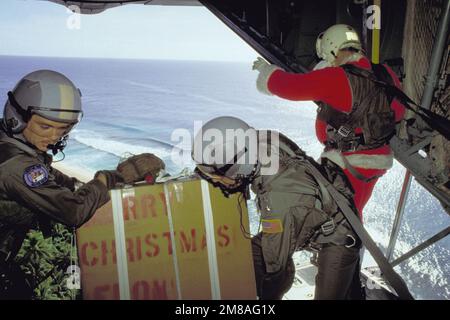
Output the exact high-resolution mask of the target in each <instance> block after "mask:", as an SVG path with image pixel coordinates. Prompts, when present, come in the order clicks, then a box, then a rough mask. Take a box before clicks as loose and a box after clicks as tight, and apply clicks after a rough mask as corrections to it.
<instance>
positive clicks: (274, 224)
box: [261, 219, 283, 233]
mask: <svg viewBox="0 0 450 320" xmlns="http://www.w3.org/2000/svg"><path fill="white" fill-rule="evenodd" d="M261 226H262V231H263V232H265V233H281V232H283V224H282V223H281V220H280V219H271V220H267V219H262V220H261Z"/></svg>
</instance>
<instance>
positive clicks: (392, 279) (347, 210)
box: [305, 161, 414, 300]
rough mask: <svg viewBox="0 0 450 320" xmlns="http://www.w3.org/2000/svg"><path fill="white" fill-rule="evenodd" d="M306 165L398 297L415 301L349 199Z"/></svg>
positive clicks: (310, 166) (313, 168)
mask: <svg viewBox="0 0 450 320" xmlns="http://www.w3.org/2000/svg"><path fill="white" fill-rule="evenodd" d="M305 164H306V166H307V167H308V169H310V171H311V173H312V175H313V176H314V177H315V178H316V179H317V181H318V182H319V183H321V184H323V185H324V186H325V188H326V189H327V190H328V192H329V193H330V195H331V197H332V198H333V199H334V200H335V201H336V204H337V205H338V207H339V208H340V209H341V210H342V213H343V214H344V216H345V218H346V219H347V221H348V222H349V223H350V225H351V226H352V228H353V230H354V231H355V233H356V234H357V235H358V237H359V238H360V239H361V241H362V243H363V244H364V246H365V247H366V248H367V250H369V252H370V254H371V255H372V257H373V258H374V259H375V261H376V263H377V264H378V266H379V267H380V270H381V272H382V273H383V275H384V276H385V278H386V280H387V281H388V282H389V284H390V285H391V286H392V288H394V290H395V292H396V293H397V295H398V297H399V298H400V299H402V300H414V298H413V297H412V295H411V293H410V292H409V289H408V287H407V286H406V284H405V282H404V281H403V279H402V278H401V277H400V276H399V275H398V274H397V273H396V272H395V270H394V269H393V267H392V265H391V264H390V263H389V261H388V260H387V259H386V257H385V256H384V255H383V253H382V252H381V250H380V249H379V248H378V246H377V245H376V244H375V242H374V241H373V240H372V238H371V237H370V235H369V233H368V232H367V231H366V229H365V228H364V226H363V225H362V223H361V221H360V220H359V219H358V217H357V216H356V215H355V212H354V211H353V210H352V209H351V207H350V205H349V202H348V199H347V198H345V197H344V195H342V194H341V193H340V192H339V191H338V190H337V189H336V188H335V187H334V186H333V185H332V184H331V183H330V182H329V181H328V179H326V178H325V177H324V176H323V175H322V173H321V172H320V171H319V170H318V169H317V168H316V167H315V166H314V165H313V164H311V163H310V162H309V161H305Z"/></svg>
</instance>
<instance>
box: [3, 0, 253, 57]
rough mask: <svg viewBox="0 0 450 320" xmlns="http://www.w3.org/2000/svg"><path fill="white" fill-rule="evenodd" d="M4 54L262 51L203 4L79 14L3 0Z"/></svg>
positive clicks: (145, 54)
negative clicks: (252, 45) (242, 38)
mask: <svg viewBox="0 0 450 320" xmlns="http://www.w3.org/2000/svg"><path fill="white" fill-rule="evenodd" d="M0 55H21V56H22V55H25V56H54V57H95V58H121V59H168V60H206V61H253V60H254V59H255V58H256V57H257V55H258V54H257V53H256V52H255V51H254V50H253V49H252V48H251V47H250V46H249V45H247V44H246V43H245V42H244V41H242V40H241V39H240V38H239V37H238V36H237V35H236V34H235V33H233V32H232V31H231V30H230V29H229V28H228V27H227V26H225V25H224V24H223V23H222V22H221V21H220V20H219V19H217V18H216V17H215V16H214V15H213V14H212V13H210V12H209V11H208V10H207V9H206V8H204V7H201V6H199V7H172V6H154V5H152V6H145V5H136V4H130V5H125V6H121V7H117V8H112V9H109V10H106V11H104V12H103V13H100V14H96V15H75V14H73V13H72V12H71V11H69V10H68V9H67V8H65V7H64V6H62V5H58V4H55V3H51V2H47V1H37V0H1V1H0Z"/></svg>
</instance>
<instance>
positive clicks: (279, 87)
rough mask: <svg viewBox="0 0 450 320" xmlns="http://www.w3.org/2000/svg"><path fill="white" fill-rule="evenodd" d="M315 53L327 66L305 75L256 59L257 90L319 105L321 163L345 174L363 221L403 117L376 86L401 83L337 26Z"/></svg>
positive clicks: (402, 109) (392, 99)
mask: <svg viewBox="0 0 450 320" xmlns="http://www.w3.org/2000/svg"><path fill="white" fill-rule="evenodd" d="M316 50H317V55H318V56H319V57H320V58H321V59H323V61H322V62H321V63H319V67H316V68H315V70H314V71H312V72H309V73H305V74H297V73H289V72H285V71H283V70H282V69H281V68H279V67H278V66H275V65H271V64H268V63H267V62H265V61H264V60H263V59H262V58H258V59H257V60H256V61H255V62H254V65H253V69H254V70H257V71H258V72H259V76H258V79H257V88H258V90H259V91H261V92H263V93H265V94H268V95H276V96H279V97H281V98H284V99H289V100H295V101H307V100H313V101H315V102H316V103H317V104H318V105H319V109H318V116H317V119H316V135H317V138H318V139H319V141H320V142H321V143H323V144H324V145H325V150H324V152H323V153H322V155H321V158H322V162H323V163H328V164H329V165H332V166H335V167H336V171H337V172H343V173H344V174H345V176H346V177H347V179H348V182H349V184H350V185H351V187H352V189H353V191H354V202H355V206H356V208H357V210H358V212H359V215H360V218H361V219H362V211H363V208H364V206H365V205H366V203H367V202H368V200H369V199H370V197H371V195H372V192H373V189H374V187H375V184H376V182H377V181H378V179H379V178H380V177H381V176H382V175H384V174H385V173H386V171H387V170H388V169H390V168H391V167H392V164H393V155H392V151H391V148H390V147H389V140H390V138H391V137H392V135H393V134H395V124H396V123H398V122H399V121H400V120H401V119H402V118H403V116H404V113H405V107H404V106H403V105H402V104H401V103H400V102H398V101H397V100H396V99H395V97H392V96H389V95H388V94H387V93H386V91H385V90H384V88H383V86H380V85H379V84H377V81H380V82H383V83H387V84H390V85H395V86H397V87H400V81H399V79H398V78H397V76H396V75H395V74H394V72H393V71H392V70H391V69H390V68H389V67H387V66H382V65H374V64H371V62H370V61H369V59H368V58H367V57H365V56H364V52H363V48H362V45H361V41H360V38H359V36H358V33H357V32H356V31H355V29H353V28H352V27H350V26H348V25H343V24H338V25H334V26H332V27H330V28H329V29H327V30H326V31H325V32H323V33H322V34H321V35H319V37H318V39H317V43H316Z"/></svg>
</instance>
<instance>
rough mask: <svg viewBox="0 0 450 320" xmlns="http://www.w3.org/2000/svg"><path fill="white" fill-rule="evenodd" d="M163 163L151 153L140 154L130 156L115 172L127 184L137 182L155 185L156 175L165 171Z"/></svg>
mask: <svg viewBox="0 0 450 320" xmlns="http://www.w3.org/2000/svg"><path fill="white" fill-rule="evenodd" d="M165 167H166V165H165V164H164V161H162V160H161V159H160V158H158V157H157V156H155V155H154V154H151V153H142V154H138V155H135V156H132V157H130V158H128V159H126V160H124V161H123V162H121V163H119V165H118V166H117V171H118V172H119V173H120V174H121V175H122V177H123V180H124V182H125V183H127V184H131V183H134V182H138V181H144V180H145V181H147V183H149V184H153V183H155V180H156V177H157V176H158V173H159V172H160V171H161V170H163V169H165Z"/></svg>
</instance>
